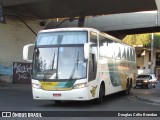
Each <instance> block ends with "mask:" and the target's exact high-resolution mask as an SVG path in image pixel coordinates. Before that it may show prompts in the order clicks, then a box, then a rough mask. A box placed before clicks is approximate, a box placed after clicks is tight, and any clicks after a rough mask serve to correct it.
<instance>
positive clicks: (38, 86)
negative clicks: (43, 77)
mask: <svg viewBox="0 0 160 120" xmlns="http://www.w3.org/2000/svg"><path fill="white" fill-rule="evenodd" d="M32 87H33V88H36V89H42V86H41V85H40V84H36V83H32Z"/></svg>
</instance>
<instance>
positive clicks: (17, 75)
mask: <svg viewBox="0 0 160 120" xmlns="http://www.w3.org/2000/svg"><path fill="white" fill-rule="evenodd" d="M31 78H32V64H31V63H20V62H15V63H13V81H14V82H16V83H17V82H18V83H19V82H20V83H30V82H31Z"/></svg>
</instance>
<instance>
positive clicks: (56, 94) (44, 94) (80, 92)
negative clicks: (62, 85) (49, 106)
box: [32, 87, 89, 101]
mask: <svg viewBox="0 0 160 120" xmlns="http://www.w3.org/2000/svg"><path fill="white" fill-rule="evenodd" d="M32 93H33V99H35V100H73V101H84V100H89V97H88V89H87V87H85V88H81V89H72V90H68V91H46V90H43V89H36V88H32Z"/></svg>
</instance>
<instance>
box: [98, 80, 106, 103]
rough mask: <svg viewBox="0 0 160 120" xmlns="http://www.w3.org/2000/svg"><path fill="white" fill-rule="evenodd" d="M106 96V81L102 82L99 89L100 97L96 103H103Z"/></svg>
mask: <svg viewBox="0 0 160 120" xmlns="http://www.w3.org/2000/svg"><path fill="white" fill-rule="evenodd" d="M104 96H105V86H104V83H102V84H101V86H100V89H99V97H98V98H97V99H96V103H98V104H101V103H102V102H103V97H104Z"/></svg>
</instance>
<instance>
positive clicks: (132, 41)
mask: <svg viewBox="0 0 160 120" xmlns="http://www.w3.org/2000/svg"><path fill="white" fill-rule="evenodd" d="M151 39H152V38H151V33H147V34H134V35H127V36H126V37H125V38H124V39H123V42H124V43H126V44H129V45H144V46H145V47H150V46H151ZM154 47H155V48H160V33H154Z"/></svg>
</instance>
